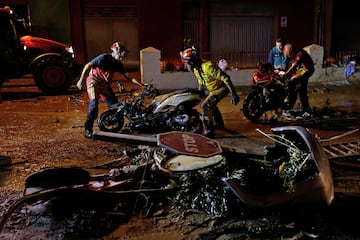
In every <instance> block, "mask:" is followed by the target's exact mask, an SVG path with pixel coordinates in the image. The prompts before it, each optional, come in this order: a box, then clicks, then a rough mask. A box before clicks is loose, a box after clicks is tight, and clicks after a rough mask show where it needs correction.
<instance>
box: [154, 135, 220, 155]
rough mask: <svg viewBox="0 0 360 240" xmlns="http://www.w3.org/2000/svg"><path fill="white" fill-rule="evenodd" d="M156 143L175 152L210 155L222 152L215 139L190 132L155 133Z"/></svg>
mask: <svg viewBox="0 0 360 240" xmlns="http://www.w3.org/2000/svg"><path fill="white" fill-rule="evenodd" d="M157 138H158V141H157V142H158V145H159V146H160V147H164V148H167V149H168V150H170V151H173V152H175V153H177V154H184V155H191V156H199V157H211V156H213V155H216V154H219V153H221V152H222V149H221V146H220V144H219V143H218V142H217V141H214V140H212V139H210V138H207V137H205V136H203V135H200V134H196V133H190V132H176V131H173V132H167V133H161V134H158V135H157Z"/></svg>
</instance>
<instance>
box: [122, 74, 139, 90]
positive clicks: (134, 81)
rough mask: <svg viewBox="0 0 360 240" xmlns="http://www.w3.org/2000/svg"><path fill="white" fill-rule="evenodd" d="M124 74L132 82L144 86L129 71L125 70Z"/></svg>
mask: <svg viewBox="0 0 360 240" xmlns="http://www.w3.org/2000/svg"><path fill="white" fill-rule="evenodd" d="M124 76H125V77H126V78H127V79H128V80H129V81H131V82H133V83H135V84H136V85H139V86H140V87H142V86H143V85H142V84H141V83H140V82H139V81H138V80H137V79H136V78H135V77H133V76H132V75H131V74H130V73H129V72H125V73H124Z"/></svg>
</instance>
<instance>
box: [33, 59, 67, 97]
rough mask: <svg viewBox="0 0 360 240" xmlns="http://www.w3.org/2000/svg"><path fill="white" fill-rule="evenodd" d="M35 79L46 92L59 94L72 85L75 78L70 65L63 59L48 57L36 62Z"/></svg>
mask: <svg viewBox="0 0 360 240" xmlns="http://www.w3.org/2000/svg"><path fill="white" fill-rule="evenodd" d="M34 81H35V84H36V86H37V87H38V88H39V89H40V90H41V91H43V92H44V93H47V94H58V93H62V92H64V91H66V90H67V89H68V88H69V87H70V86H71V84H72V82H73V78H72V74H71V71H70V69H69V67H68V66H67V65H65V64H64V63H63V61H62V60H61V59H59V58H54V57H46V58H44V59H42V60H41V61H39V62H38V63H37V64H36V68H35V69H34Z"/></svg>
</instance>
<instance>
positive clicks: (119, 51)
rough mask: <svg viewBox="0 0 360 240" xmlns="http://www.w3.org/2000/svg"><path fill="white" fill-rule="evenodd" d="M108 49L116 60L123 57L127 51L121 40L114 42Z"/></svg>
mask: <svg viewBox="0 0 360 240" xmlns="http://www.w3.org/2000/svg"><path fill="white" fill-rule="evenodd" d="M110 49H111V55H112V56H113V57H114V58H115V59H117V60H121V59H123V58H124V57H125V56H126V55H127V53H128V50H127V49H126V47H125V45H124V43H122V42H114V43H113V44H112V45H111V47H110Z"/></svg>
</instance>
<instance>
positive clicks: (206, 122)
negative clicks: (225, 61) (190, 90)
mask: <svg viewBox="0 0 360 240" xmlns="http://www.w3.org/2000/svg"><path fill="white" fill-rule="evenodd" d="M180 57H181V60H182V62H183V63H184V66H185V67H186V68H187V69H188V70H189V71H190V72H192V73H194V75H195V77H196V79H197V81H198V84H199V90H207V91H209V94H208V95H207V96H206V98H205V100H204V101H203V102H202V104H201V109H202V115H203V126H204V132H203V134H204V135H205V136H207V137H214V124H213V121H214V120H213V118H214V116H213V112H214V109H216V108H217V104H218V103H219V102H220V100H222V99H223V98H224V97H226V96H227V95H228V94H229V93H230V94H231V103H232V104H234V105H236V104H238V102H239V100H240V99H239V95H238V94H237V93H236V91H235V88H234V86H233V84H232V82H231V79H230V76H229V75H228V74H226V73H225V72H224V71H222V70H221V69H220V67H219V66H218V64H217V63H214V62H212V61H208V60H204V59H202V58H201V57H200V54H199V51H198V49H197V48H195V47H191V48H187V49H185V50H184V51H182V52H180Z"/></svg>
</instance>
